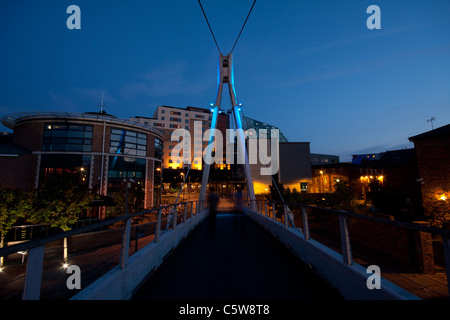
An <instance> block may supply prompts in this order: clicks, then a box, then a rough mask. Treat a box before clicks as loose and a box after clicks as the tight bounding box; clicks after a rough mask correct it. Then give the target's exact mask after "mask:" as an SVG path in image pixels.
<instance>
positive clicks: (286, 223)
mask: <svg viewBox="0 0 450 320" xmlns="http://www.w3.org/2000/svg"><path fill="white" fill-rule="evenodd" d="M286 207H287V206H286V205H285V204H284V203H283V213H284V226H285V228H286V229H287V228H289V221H288V212H287V209H286Z"/></svg>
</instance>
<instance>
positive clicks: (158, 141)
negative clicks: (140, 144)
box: [155, 138, 163, 159]
mask: <svg viewBox="0 0 450 320" xmlns="http://www.w3.org/2000/svg"><path fill="white" fill-rule="evenodd" d="M162 151H163V142H162V140H161V139H158V138H156V139H155V158H157V159H161V158H162Z"/></svg>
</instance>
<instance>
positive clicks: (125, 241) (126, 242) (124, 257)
mask: <svg viewBox="0 0 450 320" xmlns="http://www.w3.org/2000/svg"><path fill="white" fill-rule="evenodd" d="M130 231H131V219H130V218H128V219H127V220H126V221H125V228H124V230H123V236H122V249H121V251H120V269H124V268H125V267H126V266H127V262H128V255H129V252H130Z"/></svg>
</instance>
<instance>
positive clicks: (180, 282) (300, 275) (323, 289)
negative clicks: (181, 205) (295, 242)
mask: <svg viewBox="0 0 450 320" xmlns="http://www.w3.org/2000/svg"><path fill="white" fill-rule="evenodd" d="M133 299H154V300H158V299H161V300H172V299H173V300H186V299H188V300H189V299H215V300H221V299H258V300H259V299H295V300H305V299H341V297H340V295H339V294H338V293H337V292H336V291H335V290H334V289H333V288H332V287H331V286H329V285H328V284H327V283H325V281H324V280H322V279H321V278H320V277H319V276H318V275H316V274H315V273H314V272H313V271H312V270H310V269H309V268H308V267H307V266H306V265H305V264H304V263H303V262H302V261H301V260H300V259H298V258H297V257H296V256H295V255H294V254H293V253H292V252H291V251H290V250H289V249H288V248H286V247H285V246H284V245H283V244H281V243H280V242H279V241H278V240H277V239H276V238H274V237H273V236H272V235H271V234H270V233H268V232H267V231H265V230H264V229H263V228H262V227H260V226H259V225H257V224H256V223H255V222H253V221H252V220H251V219H250V218H248V217H247V216H245V215H244V214H240V213H228V212H227V213H222V212H219V213H218V214H217V217H216V223H215V224H214V223H213V220H211V219H210V217H207V218H206V219H205V220H204V221H203V222H202V223H201V224H200V225H199V226H198V227H197V228H195V229H194V230H193V231H192V232H191V234H190V235H189V236H188V237H187V238H186V239H185V240H184V241H183V242H182V243H180V245H179V246H178V247H177V248H176V249H174V251H173V252H172V253H171V254H170V256H169V257H168V258H167V259H166V260H165V262H164V263H163V264H162V265H161V266H160V267H159V268H158V269H157V270H156V271H154V272H153V274H152V275H151V276H150V277H149V278H148V280H147V281H146V282H145V283H144V284H143V285H142V286H141V287H140V288H139V290H137V291H136V293H135V294H134V296H133Z"/></svg>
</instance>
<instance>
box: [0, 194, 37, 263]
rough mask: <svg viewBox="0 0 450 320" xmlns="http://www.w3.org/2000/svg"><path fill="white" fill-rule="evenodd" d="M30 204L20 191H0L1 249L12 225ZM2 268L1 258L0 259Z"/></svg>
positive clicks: (28, 208) (25, 211) (24, 213)
mask: <svg viewBox="0 0 450 320" xmlns="http://www.w3.org/2000/svg"><path fill="white" fill-rule="evenodd" d="M30 208H31V203H30V200H29V198H28V197H27V195H26V194H25V193H23V192H21V191H20V190H12V189H4V190H1V191H0V238H1V239H0V248H3V246H4V241H5V237H6V234H7V233H8V231H9V230H10V229H11V228H12V226H13V225H14V223H16V222H17V221H18V220H19V219H21V218H24V217H25V215H26V213H27V212H28V211H29V210H30ZM0 266H3V257H2V258H1V259H0Z"/></svg>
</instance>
